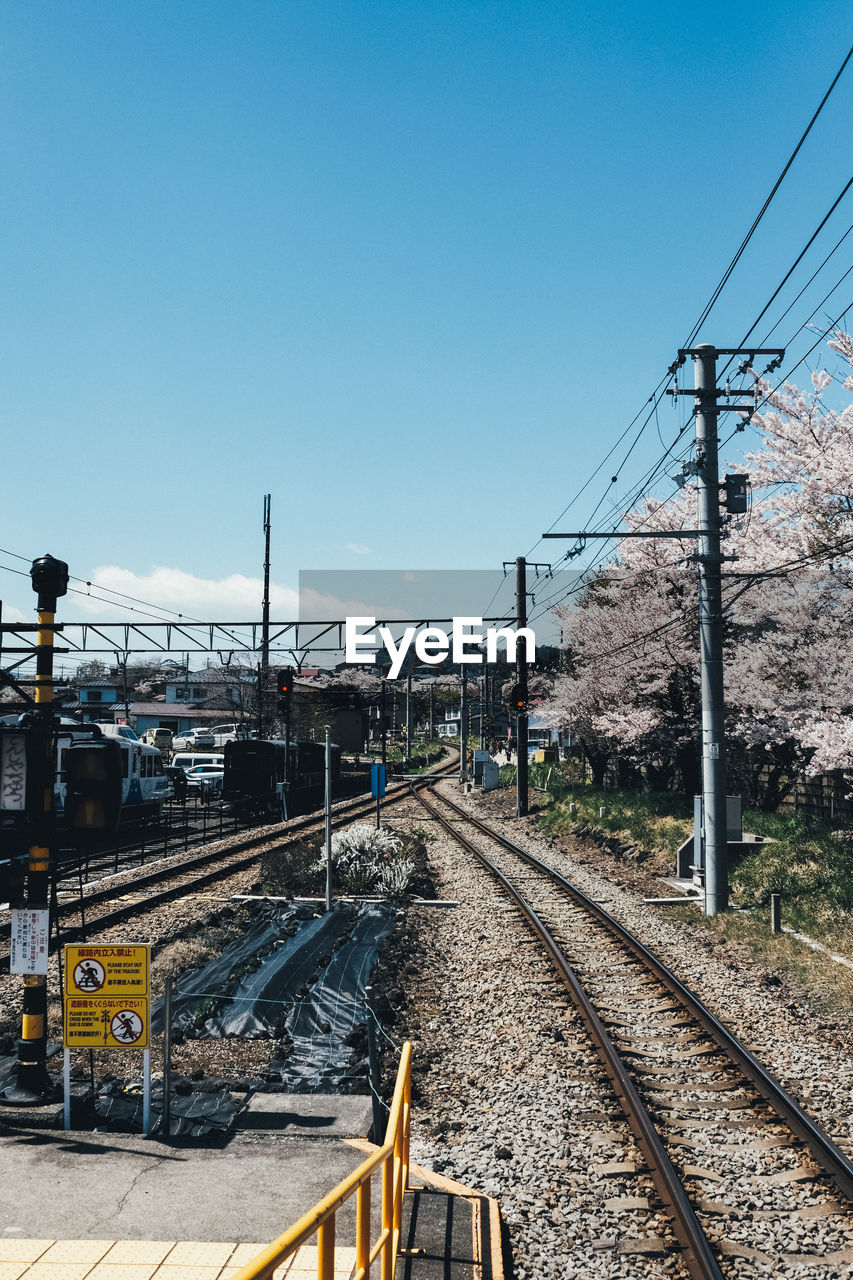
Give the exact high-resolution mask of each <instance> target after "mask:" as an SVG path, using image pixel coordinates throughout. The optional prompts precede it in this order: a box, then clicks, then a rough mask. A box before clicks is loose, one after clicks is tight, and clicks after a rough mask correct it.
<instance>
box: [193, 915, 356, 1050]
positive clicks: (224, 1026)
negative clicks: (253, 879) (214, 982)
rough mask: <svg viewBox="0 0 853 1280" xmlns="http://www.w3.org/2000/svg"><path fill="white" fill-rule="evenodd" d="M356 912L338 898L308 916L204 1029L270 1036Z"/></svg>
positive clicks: (248, 1036) (206, 1033)
mask: <svg viewBox="0 0 853 1280" xmlns="http://www.w3.org/2000/svg"><path fill="white" fill-rule="evenodd" d="M354 914H355V913H354V912H353V909H352V908H351V907H349V906H347V905H345V904H336V905H335V906H334V907H333V908H332V910H331V911H330V912H329V913H328V914H326V915H322V916H317V917H316V918H315V919H313V920H307V921H306V922H305V923H304V924H302V925H301V926H300V928H299V931H298V932H297V933H296V934H295V935H294V936H293V937H292V938H288V939H287V941H286V942H284V943H282V945H281V946H280V947H278V948H277V949H276V950H275V951H274V952H273V953H272V954H271V955H269V956H267V958H266V959H265V960H264V961H263V963H262V964H261V966H260V968H259V969H256V970H255V972H254V973H250V974H247V976H246V977H245V978H244V979H243V981H242V982H241V983H240V985H239V987H238V988H237V990H236V991H235V992H234V993H233V994H232V995H230V996H228V997H226V1002H225V1003H224V1004H223V1006H222V1008H221V1009H220V1010H218V1011H217V1012H216V1013H214V1014H213V1015H212V1016H211V1017H210V1018H208V1020H207V1022H206V1023H205V1024H204V1028H203V1030H202V1031H201V1035H203V1036H205V1037H207V1036H243V1037H245V1038H246V1039H249V1040H252V1039H257V1038H258V1037H259V1036H265V1037H269V1036H271V1035H272V1034H273V1032H274V1031H275V1029H276V1026H277V1025H278V1023H279V1021H280V1019H281V1017H282V1014H283V1012H284V1010H285V1009H286V1007H287V1006H288V1005H293V1004H294V1003H295V1001H296V996H297V993H298V992H299V991H300V990H301V988H303V987H305V986H306V985H307V983H308V982H309V980H310V979H311V976H312V975H313V974H314V973H316V971H317V969H318V968H319V967H320V964H321V962H322V960H323V957H324V956H326V955H328V954H330V952H331V951H332V949H333V947H334V946H335V945H336V944H338V943H339V941H340V939H341V938H343V937H344V935H345V934H346V932H347V930H348V929H349V927H350V925H351V924H352V920H353V916H354ZM232 967H233V966H232ZM208 990H210V988H208Z"/></svg>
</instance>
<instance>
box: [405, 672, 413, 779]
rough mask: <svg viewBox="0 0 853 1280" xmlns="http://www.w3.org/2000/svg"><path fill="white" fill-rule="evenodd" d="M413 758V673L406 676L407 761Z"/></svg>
mask: <svg viewBox="0 0 853 1280" xmlns="http://www.w3.org/2000/svg"><path fill="white" fill-rule="evenodd" d="M411 758H412V673H411V671H410V672H409V674H408V675H407V676H406V760H407V761H410V760H411Z"/></svg>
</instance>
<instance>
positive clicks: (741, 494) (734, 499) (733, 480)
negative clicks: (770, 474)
mask: <svg viewBox="0 0 853 1280" xmlns="http://www.w3.org/2000/svg"><path fill="white" fill-rule="evenodd" d="M723 481H724V484H725V486H726V504H725V505H726V511H728V512H729V514H730V515H735V516H742V515H745V514H746V510H747V507H748V505H749V493H748V486H749V476H746V475H728V476H724V477H723Z"/></svg>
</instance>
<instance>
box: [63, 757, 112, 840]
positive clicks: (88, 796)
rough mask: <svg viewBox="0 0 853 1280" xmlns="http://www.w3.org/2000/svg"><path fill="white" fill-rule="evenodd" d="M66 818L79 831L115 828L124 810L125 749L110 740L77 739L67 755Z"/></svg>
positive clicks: (70, 826) (65, 764) (71, 826)
mask: <svg viewBox="0 0 853 1280" xmlns="http://www.w3.org/2000/svg"><path fill="white" fill-rule="evenodd" d="M63 765H64V769H65V817H66V821H67V823H68V826H69V828H70V829H71V830H72V831H76V832H78V833H84V832H87V831H91V832H100V831H110V830H115V828H116V827H117V826H118V819H119V813H120V812H121V790H122V786H121V751H120V749H119V746H118V743H116V742H112V741H110V740H109V739H100V740H98V741H95V742H74V743H72V744H71V746H70V747H68V748H67V750H66V751H65V754H64V757H63Z"/></svg>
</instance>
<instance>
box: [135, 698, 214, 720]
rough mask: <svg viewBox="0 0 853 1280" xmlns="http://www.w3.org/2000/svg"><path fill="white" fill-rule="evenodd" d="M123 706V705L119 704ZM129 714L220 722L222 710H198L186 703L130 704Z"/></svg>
mask: <svg viewBox="0 0 853 1280" xmlns="http://www.w3.org/2000/svg"><path fill="white" fill-rule="evenodd" d="M121 706H122V707H123V706H124V703H123V702H122V703H121ZM130 714H131V715H133V716H161V717H164V716H165V717H168V716H173V717H175V718H176V719H186V720H217V721H219V720H222V719H223V710H222V708H221V707H220V708H219V709H218V710H213V711H210V710H203V711H202V710H200V709H199V708H198V707H194V706H191V705H190V704H189V703H188V702H131V704H130Z"/></svg>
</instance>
